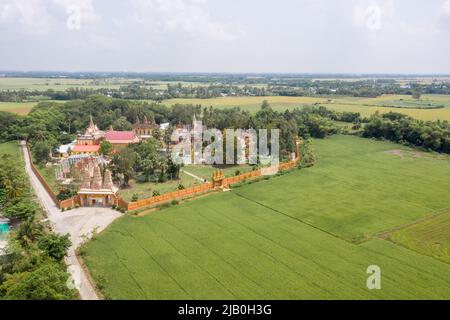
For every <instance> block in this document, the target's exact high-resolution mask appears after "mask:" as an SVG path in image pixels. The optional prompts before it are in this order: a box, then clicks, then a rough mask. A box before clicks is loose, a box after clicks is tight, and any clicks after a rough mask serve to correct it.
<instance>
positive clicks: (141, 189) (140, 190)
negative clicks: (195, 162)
mask: <svg viewBox="0 0 450 320" xmlns="http://www.w3.org/2000/svg"><path fill="white" fill-rule="evenodd" d="M180 183H181V184H182V185H183V186H184V187H185V188H189V187H192V186H193V185H196V184H200V183H201V182H200V181H199V180H197V179H195V178H193V177H191V176H189V175H187V174H183V173H181V174H180V180H168V181H166V182H164V183H155V182H136V181H134V180H132V181H131V182H130V184H131V188H127V189H121V190H120V192H119V193H120V196H121V197H122V198H123V199H124V200H126V201H131V198H132V197H133V194H135V193H137V194H138V196H139V200H142V199H145V198H150V197H151V196H152V195H153V191H159V193H160V194H163V193H167V192H171V191H176V190H178V185H179V184H180Z"/></svg>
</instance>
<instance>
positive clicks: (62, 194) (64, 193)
mask: <svg viewBox="0 0 450 320" xmlns="http://www.w3.org/2000/svg"><path fill="white" fill-rule="evenodd" d="M76 194H77V192H76V191H74V190H70V189H61V190H59V193H58V195H57V196H56V199H58V200H59V201H62V200H67V199H70V198H72V197H73V196H75V195H76Z"/></svg>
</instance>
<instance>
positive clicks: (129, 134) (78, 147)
mask: <svg viewBox="0 0 450 320" xmlns="http://www.w3.org/2000/svg"><path fill="white" fill-rule="evenodd" d="M144 120H145V121H144V124H141V126H142V128H144V127H147V129H146V131H144V129H139V132H142V133H145V134H143V135H142V138H141V136H139V135H137V134H136V133H135V132H136V131H135V130H133V131H115V130H114V129H113V128H112V127H111V128H110V129H109V130H108V131H106V132H104V131H102V130H99V128H98V127H97V125H96V124H95V123H94V120H93V119H92V116H90V121H89V126H88V127H87V129H86V131H85V132H84V134H79V135H78V136H77V140H76V142H75V145H74V146H73V147H72V148H71V153H72V154H73V155H92V156H97V155H98V154H99V149H100V144H101V143H102V141H108V142H110V143H111V144H112V146H113V151H114V152H117V151H119V150H121V149H123V148H124V147H126V146H127V145H129V144H131V143H138V142H139V141H141V139H144V137H146V134H147V133H150V136H151V133H152V132H153V130H154V129H155V128H157V127H158V125H157V124H156V123H154V122H152V123H147V120H146V118H145V119H144Z"/></svg>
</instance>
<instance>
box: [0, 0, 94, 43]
mask: <svg viewBox="0 0 450 320" xmlns="http://www.w3.org/2000/svg"><path fill="white" fill-rule="evenodd" d="M70 6H77V7H78V8H79V10H80V15H81V22H82V23H93V22H97V21H98V20H99V19H100V17H99V16H98V15H97V14H96V12H95V10H94V6H93V4H92V0H27V1H14V0H0V24H8V25H10V26H12V28H11V29H12V30H14V31H21V32H23V33H26V34H30V35H46V34H48V33H49V32H51V31H52V28H53V27H55V24H56V21H57V20H58V19H60V20H63V21H65V20H66V19H68V18H69V13H68V12H67V9H68V8H69V7H70ZM53 9H59V13H60V15H59V16H58V15H57V14H55V12H54V11H55V10H53ZM57 11H58V10H57ZM19 29H20V30H19Z"/></svg>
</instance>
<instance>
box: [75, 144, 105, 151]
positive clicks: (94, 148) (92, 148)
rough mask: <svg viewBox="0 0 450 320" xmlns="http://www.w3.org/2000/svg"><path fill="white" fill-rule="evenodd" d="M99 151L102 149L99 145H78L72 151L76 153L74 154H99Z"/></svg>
mask: <svg viewBox="0 0 450 320" xmlns="http://www.w3.org/2000/svg"><path fill="white" fill-rule="evenodd" d="M98 149H100V146H99V145H93V146H83V145H76V146H74V147H73V149H72V151H74V152H97V151H98Z"/></svg>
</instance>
